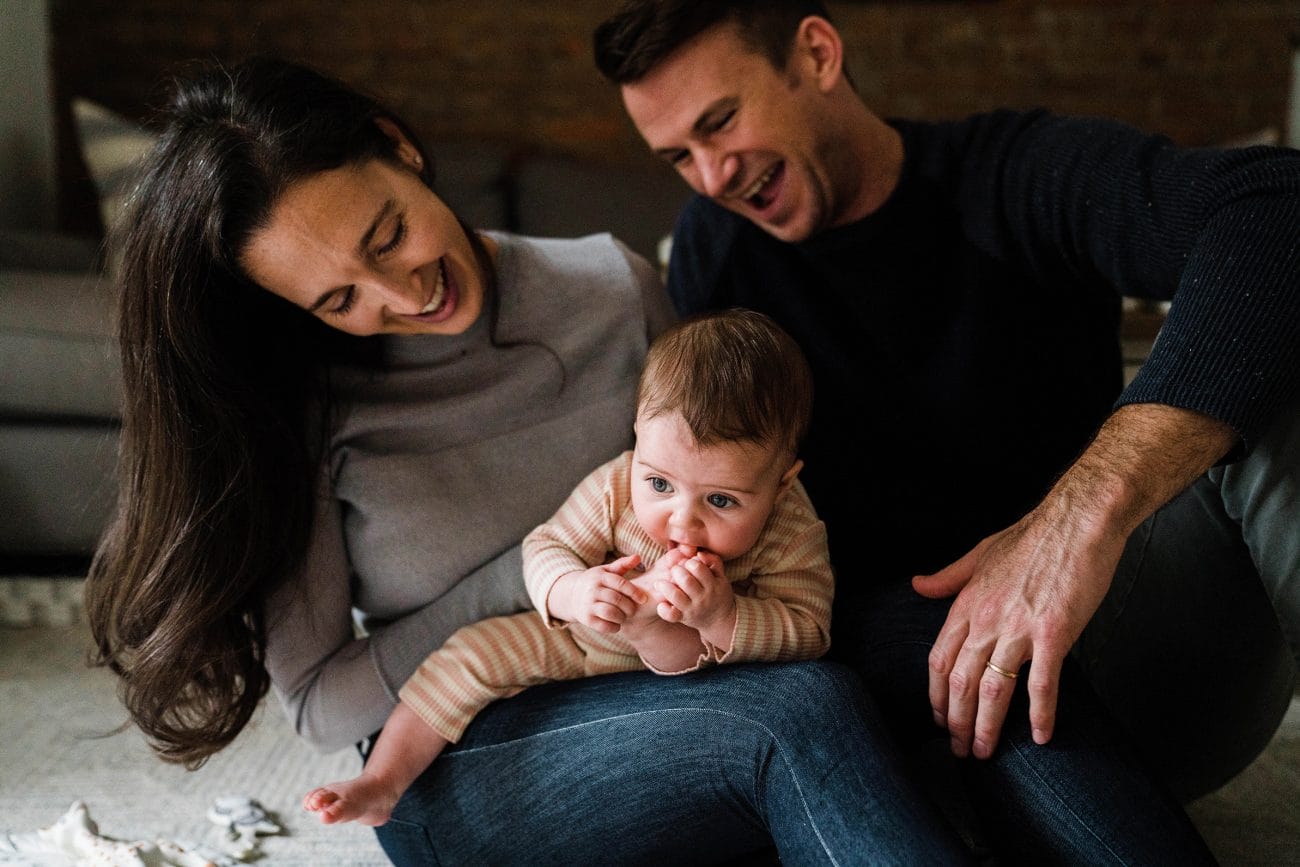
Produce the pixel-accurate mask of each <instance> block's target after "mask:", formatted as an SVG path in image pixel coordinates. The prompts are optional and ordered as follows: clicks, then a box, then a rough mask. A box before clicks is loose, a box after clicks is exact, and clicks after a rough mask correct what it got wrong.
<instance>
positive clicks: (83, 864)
mask: <svg viewBox="0 0 1300 867" xmlns="http://www.w3.org/2000/svg"><path fill="white" fill-rule="evenodd" d="M10 853H13V854H18V853H21V854H25V855H43V856H58V855H61V856H63V857H64V858H66V859H68V862H70V863H72V864H75V865H77V867H235V865H236V862H234V861H232V860H230V859H229V858H226V857H225V856H223V855H218V854H216V853H213V852H209V851H206V850H202V849H199V848H197V847H193V846H183V845H181V844H179V843H176V842H174V841H172V840H154V841H152V842H150V841H148V840H135V841H128V840H118V839H115V838H113V837H105V836H103V835H101V834H100V833H99V826H98V825H96V824H95V822H94V820H93V819H91V818H90V812H89V810H87V809H86V805H85V804H84V803H82V802H81V801H74V802H73V803H72V806H71V807H69V808H68V812H66V813H64V814H63V815H62V816H60V817H59V819H58V820H57V821H56V822H55V823H54V824H53V825H50V826H49V827H48V828H41V829H40V830H38V831H29V832H25V833H19V834H5V833H2V832H0V863H4V862H5V861H6V860H8V858H7V857H6V856H7V855H8V854H10ZM40 863H52V862H50V861H49V860H42V861H41V862H40Z"/></svg>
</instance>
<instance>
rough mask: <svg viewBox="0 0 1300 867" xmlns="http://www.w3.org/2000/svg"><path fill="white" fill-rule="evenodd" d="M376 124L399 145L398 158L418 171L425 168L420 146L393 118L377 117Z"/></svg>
mask: <svg viewBox="0 0 1300 867" xmlns="http://www.w3.org/2000/svg"><path fill="white" fill-rule="evenodd" d="M375 126H377V127H379V129H380V130H381V131H383V133H384V135H386V136H388V137H389V138H390V139H392V140H393V143H394V144H396V145H397V158H398V159H399V160H401V161H402V162H403V163H405V164H406V165H408V166H410V167H411V168H413V169H415V170H416V171H417V172H420V171H423V170H424V157H422V156H420V150H419V148H417V147H416V146H415V145H414V144H413V143H412V142H411V140H410V139H409V138H407V137H406V133H404V132H402V128H401V127H399V126H398V125H397V124H396V123H394V122H393V119H392V118H389V117H377V118H375Z"/></svg>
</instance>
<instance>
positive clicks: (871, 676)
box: [831, 583, 1214, 865]
mask: <svg viewBox="0 0 1300 867" xmlns="http://www.w3.org/2000/svg"><path fill="white" fill-rule="evenodd" d="M950 604H951V600H946V599H945V600H934V599H926V598H924V597H922V596H920V595H918V594H917V593H916V592H915V591H913V590H912V588H911V585H910V584H907V583H903V584H897V585H894V586H892V587H882V588H875V589H872V590H870V591H867V592H862V593H858V594H853V595H844V594H841V596H840V598H838V599H837V600H836V603H835V605H836V609H835V621H834V624H833V626H832V628H831V634H832V635H833V636H834V643H833V644H832V647H831V652H832V654H833V655H834V656H835V657H836V658H837V659H839V660H841V661H844V662H847V663H849V664H850V665H851V666H852V667H853V668H855V669H856V670H857V671H858V672H859V673H860V674H861V675H862V677H863V679H864V680H865V681H866V685H867V689H868V691H869V692H870V694H871V695H872V696H873V697H874V698H875V699H876V701H877V703H878V705H879V706H880V707H881V708H882V711H883V712H884V713H885V714H886V721H887V724H888V726H889V728H890V729H891V731H892V733H893V734H894V736H895V738H896V741H897V743H898V744H899V746H900V748H901V749H902V750H903V751H904V753H905V754H907V755H909V756H923V757H928V760H929V762H930V763H931V767H930V768H929V770H930V771H931V773H930V774H929V777H930V778H931V779H932V780H933V779H940V780H943V781H944V782H945V783H947V782H950V781H955V782H956V785H958V786H960V787H961V788H962V791H961V792H959V793H957V797H956V799H957V801H958V802H959V803H960V804H961V805H963V806H965V807H967V808H969V811H970V812H971V813H973V816H974V820H973V821H972V823H971V825H972V826H973V827H968V828H965V829H963V831H964V835H965V836H967V838H968V839H970V838H972V837H973V838H974V844H975V845H976V847H977V850H978V851H980V852H981V853H984V854H992V855H993V856H995V858H996V860H997V862H998V863H1013V864H1015V863H1024V864H1128V865H1136V864H1153V865H1154V864H1180V865H1188V864H1212V863H1214V859H1213V856H1212V855H1211V853H1210V851H1209V849H1208V848H1207V847H1206V846H1205V843H1204V841H1203V840H1202V839H1201V837H1200V835H1199V834H1198V833H1197V831H1196V829H1195V827H1194V826H1193V825H1192V823H1191V821H1190V820H1189V819H1188V818H1187V814H1186V813H1184V812H1183V809H1182V806H1181V805H1180V804H1179V803H1178V802H1177V800H1176V799H1175V798H1174V797H1173V795H1172V794H1171V793H1170V792H1169V791H1168V790H1167V789H1166V788H1165V787H1163V786H1162V785H1161V784H1159V783H1158V782H1156V778H1155V776H1154V775H1153V774H1152V773H1151V772H1150V771H1149V769H1148V768H1147V767H1146V766H1145V765H1144V763H1142V762H1141V760H1140V759H1139V758H1138V757H1137V755H1136V754H1135V753H1134V752H1133V751H1132V750H1131V749H1130V747H1129V746H1128V744H1127V741H1126V739H1125V738H1124V737H1123V735H1122V732H1121V730H1120V728H1119V727H1118V726H1117V725H1116V723H1115V722H1114V720H1113V719H1112V718H1111V717H1110V715H1109V714H1108V713H1107V712H1106V710H1105V709H1104V707H1103V705H1102V703H1101V702H1100V701H1099V700H1098V698H1097V696H1096V695H1095V693H1094V692H1093V691H1092V689H1091V687H1090V686H1089V684H1088V683H1087V682H1086V680H1085V679H1084V678H1083V677H1082V676H1081V673H1080V671H1079V670H1078V667H1077V665H1076V664H1075V663H1074V662H1073V661H1068V662H1067V664H1066V666H1065V670H1064V672H1063V673H1062V681H1061V689H1060V698H1059V701H1058V705H1057V707H1058V713H1057V724H1056V730H1055V733H1054V734H1053V736H1052V740H1051V742H1050V743H1048V744H1046V745H1043V746H1040V745H1038V744H1036V743H1034V741H1033V737H1032V736H1031V733H1030V727H1029V704H1028V697H1027V694H1026V692H1025V690H1024V689H1023V688H1021V689H1018V690H1017V691H1016V694H1015V697H1014V698H1013V700H1012V702H1011V707H1010V710H1009V711H1008V713H1007V721H1006V723H1005V725H1004V726H1003V729H1002V736H1001V738H1000V740H999V742H998V747H997V749H996V750H995V751H994V753H993V756H992V757H991V758H989V759H985V760H980V759H974V758H970V759H962V760H958V759H954V758H952V756H951V755H950V754H949V753H948V752H947V746H946V745H947V743H948V736H947V733H946V732H945V731H943V730H941V729H939V728H938V727H937V726H936V725H935V723H934V720H933V718H932V714H931V710H930V701H929V695H928V692H927V684H928V683H929V669H928V660H929V653H930V647H931V645H932V644H933V643H934V638H935V636H936V635H937V634H938V632H939V628H940V627H941V626H942V625H943V622H944V619H945V618H946V616H947V613H948V607H949V605H950ZM936 740H937V741H938V742H939V743H938V744H936V743H934V742H935V741H936ZM939 760H942V761H945V762H947V763H949V764H955V765H956V769H955V770H952V771H951V772H950V773H948V774H947V778H946V779H945V778H944V776H943V775H942V774H939V773H937V772H936V771H935V768H934V767H933V765H934V762H936V761H939ZM947 770H951V769H947Z"/></svg>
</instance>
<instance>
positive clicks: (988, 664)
mask: <svg viewBox="0 0 1300 867" xmlns="http://www.w3.org/2000/svg"><path fill="white" fill-rule="evenodd" d="M984 667H985V668H991V669H993V670H994V671H996V672H997V673H998V674H1000V675H1002V676H1003V677H1009V678H1011V679H1012V680H1015V679H1016V676H1017V672H1014V671H1007V670H1006V669H1005V668H1003V667H1002V666H1000V665H998V664H997V663H995V662H994V661H993V660H991V659H990V660H989V661H988V662H986V663H984Z"/></svg>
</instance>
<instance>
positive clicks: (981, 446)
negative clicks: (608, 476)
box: [668, 112, 1300, 591]
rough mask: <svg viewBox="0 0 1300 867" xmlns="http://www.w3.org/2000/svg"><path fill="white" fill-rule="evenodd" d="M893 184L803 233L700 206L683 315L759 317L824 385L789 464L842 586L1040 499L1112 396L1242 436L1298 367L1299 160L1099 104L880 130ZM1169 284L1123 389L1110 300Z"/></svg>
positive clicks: (936, 561) (895, 574) (922, 555)
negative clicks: (1164, 315) (893, 168)
mask: <svg viewBox="0 0 1300 867" xmlns="http://www.w3.org/2000/svg"><path fill="white" fill-rule="evenodd" d="M893 123H894V126H895V127H896V128H897V129H898V130H899V132H900V133H901V134H902V136H903V146H904V153H905V159H904V166H903V173H902V177H901V179H900V182H899V185H898V188H897V189H896V190H895V192H894V194H893V195H892V196H891V197H890V199H889V200H888V201H887V202H886V203H885V205H884V206H883V207H881V208H880V209H879V210H878V211H877V212H876V213H874V214H872V215H871V216H869V217H867V218H866V219H864V220H861V221H859V222H857V223H854V224H852V225H849V226H844V227H841V228H837V229H833V230H830V231H827V232H823V233H821V234H819V235H818V236H816V237H815V238H813V239H811V240H809V241H807V242H804V243H801V244H787V243H784V242H781V241H778V240H776V239H774V238H772V237H771V236H769V235H767V234H766V233H764V232H763V231H761V230H760V229H758V228H756V227H755V226H754V225H753V224H751V223H749V222H748V221H747V220H745V219H743V218H741V217H738V216H736V215H734V214H732V213H730V212H728V211H726V210H724V209H722V208H720V207H718V206H717V205H715V204H713V203H712V202H710V201H708V200H706V199H703V198H700V197H696V198H695V199H693V200H692V201H691V202H690V204H688V206H687V208H686V210H685V211H684V212H683V214H682V216H681V219H680V221H679V223H678V225H677V228H676V230H675V233H674V243H673V253H672V260H671V263H670V267H669V279H668V283H669V287H668V288H669V292H670V294H671V295H672V296H673V299H674V302H675V303H676V305H677V307H678V310H679V312H681V313H683V314H686V313H691V312H695V311H699V310H704V309H717V308H723V307H730V306H742V307H750V308H753V309H757V310H761V311H763V312H765V313H767V314H769V315H771V316H772V317H773V318H774V319H776V321H778V322H779V323H780V324H781V325H782V326H784V327H785V328H786V329H787V330H788V331H789V332H790V333H791V334H792V335H793V336H794V338H795V339H796V340H797V341H798V342H799V344H800V345H801V346H802V347H803V349H804V351H805V353H807V355H808V357H809V361H810V363H811V365H812V367H813V371H814V376H815V379H816V387H817V395H816V401H815V409H814V419H813V425H812V430H811V432H810V434H809V437H808V440H807V441H806V444H805V448H804V458H805V460H806V462H807V468H806V470H805V471H804V476H803V478H804V481H805V484H806V485H807V487H808V490H809V493H810V494H811V496H812V499H813V502H814V504H815V505H816V506H817V508H818V510H819V512H820V513H821V514H822V516H823V518H824V519H825V520H826V522H827V526H828V530H829V533H830V541H831V549H832V554H833V557H834V559H835V562H836V564H837V568H838V571H839V580H840V582H841V583H840V588H841V590H842V591H843V590H850V589H851V588H852V586H853V585H854V584H855V583H858V582H862V581H872V580H892V579H902V578H906V577H910V576H911V575H913V574H917V573H922V572H929V571H931V570H933V569H937V568H940V567H942V566H944V565H946V564H947V563H948V562H950V561H951V560H952V559H955V558H956V557H958V556H960V555H961V554H963V553H965V551H966V550H968V549H969V548H970V547H971V546H973V545H974V543H975V542H977V541H979V539H981V538H983V537H984V536H985V535H987V534H989V533H991V532H994V531H996V530H999V529H1001V528H1003V527H1005V526H1008V525H1009V524H1011V523H1012V522H1014V521H1015V520H1016V519H1018V518H1019V517H1020V516H1021V515H1023V514H1024V513H1025V512H1026V511H1028V510H1029V509H1030V508H1032V507H1033V506H1034V505H1035V503H1036V502H1037V501H1038V500H1039V499H1040V498H1041V497H1042V496H1043V495H1044V494H1045V493H1046V491H1047V489H1048V487H1049V486H1050V485H1051V483H1052V481H1053V480H1054V478H1055V477H1056V476H1057V475H1059V473H1060V472H1061V471H1062V470H1064V469H1065V467H1067V466H1068V465H1069V464H1070V463H1071V462H1072V461H1073V459H1074V458H1075V457H1076V456H1077V455H1078V453H1079V452H1080V451H1081V450H1082V449H1083V448H1084V447H1085V446H1086V445H1087V442H1088V440H1089V439H1090V437H1091V435H1092V434H1093V433H1094V432H1095V431H1096V428H1097V427H1098V425H1099V424H1100V423H1101V421H1102V420H1103V419H1104V418H1105V416H1106V415H1107V414H1108V413H1109V412H1110V411H1111V410H1112V409H1113V407H1114V406H1116V405H1117V403H1118V404H1125V403H1148V402H1155V403H1164V404H1170V405H1173V406H1179V407H1184V408H1188V409H1193V410H1197V411H1200V412H1202V413H1205V414H1208V415H1210V416H1213V417H1215V418H1218V419H1221V420H1223V421H1225V422H1227V423H1228V424H1230V425H1231V426H1232V427H1233V428H1234V429H1235V430H1236V431H1237V432H1238V434H1239V435H1240V436H1241V438H1242V443H1243V448H1249V447H1250V445H1251V443H1252V442H1253V441H1254V440H1255V439H1256V438H1257V437H1258V435H1259V432H1260V431H1261V430H1262V429H1263V428H1264V427H1265V426H1266V425H1267V424H1268V423H1269V421H1270V420H1271V418H1272V417H1273V416H1274V415H1275V414H1276V413H1278V412H1280V411H1293V409H1287V404H1288V402H1289V401H1290V400H1291V398H1292V396H1294V395H1295V394H1296V392H1297V382H1298V380H1300V152H1296V151H1292V150H1288V149H1282V148H1250V149H1243V150H1233V151H1222V150H1186V149H1178V148H1175V147H1173V146H1172V144H1171V143H1170V142H1169V141H1168V140H1167V139H1164V138H1160V137H1153V136H1147V135H1144V134H1142V133H1139V132H1138V131H1136V130H1133V129H1131V128H1129V127H1126V126H1123V125H1120V124H1116V123H1112V122H1108V121H1101V120H1095V119H1072V118H1059V117H1054V116H1052V115H1050V114H1047V113H1045V112H1031V113H1023V114H1018V113H1013V112H997V113H993V114H988V115H981V116H976V117H972V118H969V119H967V120H965V121H961V122H955V123H946V124H923V123H913V122H901V121H895V122H893ZM1121 295H1127V296H1134V297H1141V298H1154V299H1173V302H1174V303H1173V305H1172V309H1171V311H1170V314H1169V317H1168V320H1167V321H1166V323H1165V326H1164V328H1163V329H1162V331H1161V334H1160V337H1159V339H1158V340H1157V343H1156V346H1155V348H1154V349H1153V352H1152V355H1151V357H1150V358H1149V360H1148V361H1147V363H1146V364H1145V365H1144V366H1143V367H1142V369H1141V371H1140V373H1139V375H1138V377H1137V379H1136V380H1135V381H1134V382H1133V383H1132V384H1131V385H1130V386H1129V387H1128V388H1126V389H1123V391H1122V393H1121V386H1122V379H1121V364H1120V353H1119V341H1118V322H1119V304H1120V296H1121Z"/></svg>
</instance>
